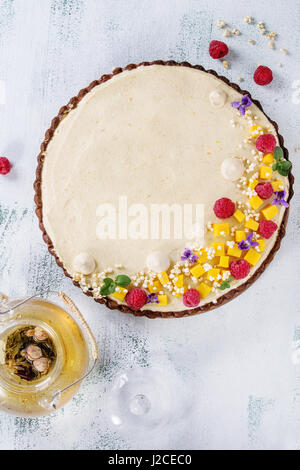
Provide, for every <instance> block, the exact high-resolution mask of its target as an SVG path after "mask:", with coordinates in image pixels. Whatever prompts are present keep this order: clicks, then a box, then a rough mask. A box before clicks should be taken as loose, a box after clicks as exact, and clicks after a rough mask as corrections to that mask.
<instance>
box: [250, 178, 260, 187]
mask: <svg viewBox="0 0 300 470" xmlns="http://www.w3.org/2000/svg"><path fill="white" fill-rule="evenodd" d="M258 183H259V182H258V180H257V179H254V180H253V181H251V182H250V183H249V185H248V187H249V188H250V189H255V188H256V186H257V185H258Z"/></svg>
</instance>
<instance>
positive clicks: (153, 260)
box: [146, 251, 170, 273]
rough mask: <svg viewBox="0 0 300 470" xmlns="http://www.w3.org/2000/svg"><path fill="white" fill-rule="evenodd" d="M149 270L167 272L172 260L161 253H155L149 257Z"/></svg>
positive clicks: (147, 261) (147, 262)
mask: <svg viewBox="0 0 300 470" xmlns="http://www.w3.org/2000/svg"><path fill="white" fill-rule="evenodd" d="M146 264H147V268H148V269H150V270H151V271H154V272H156V273H161V272H163V271H167V269H168V268H169V266H170V258H169V256H168V255H166V254H165V253H163V252H161V251H153V252H152V253H150V254H149V255H148V256H147V260H146Z"/></svg>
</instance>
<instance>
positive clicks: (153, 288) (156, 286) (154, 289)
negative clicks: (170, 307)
mask: <svg viewBox="0 0 300 470" xmlns="http://www.w3.org/2000/svg"><path fill="white" fill-rule="evenodd" d="M161 290H163V286H162V285H161V283H160V282H159V281H154V282H152V284H148V291H149V292H150V294H154V293H156V294H157V293H158V292H160V291H161Z"/></svg>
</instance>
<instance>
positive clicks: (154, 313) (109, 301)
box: [34, 60, 294, 318]
mask: <svg viewBox="0 0 300 470" xmlns="http://www.w3.org/2000/svg"><path fill="white" fill-rule="evenodd" d="M154 65H155V66H169V67H170V66H171V67H180V68H188V69H194V70H198V71H200V72H205V73H206V74H208V75H211V76H213V77H215V78H217V79H218V80H219V81H220V82H221V83H225V84H226V85H227V86H228V87H230V88H231V89H232V90H234V91H235V92H237V93H238V94H241V95H248V96H249V97H250V99H251V100H252V103H253V104H254V105H255V106H256V108H257V109H258V110H259V111H260V112H261V113H262V115H263V116H265V118H266V119H267V120H268V122H269V124H270V125H271V126H273V128H274V134H275V137H276V138H277V141H278V145H279V146H280V147H281V148H282V150H283V152H284V158H285V159H286V160H288V150H287V149H286V148H285V147H284V140H283V137H282V136H281V135H280V134H279V133H278V126H277V123H276V122H274V121H272V120H271V119H270V118H269V117H268V116H267V115H266V114H265V113H264V111H263V108H262V106H261V104H260V103H259V102H258V101H257V100H254V99H252V97H251V95H250V93H248V92H247V91H245V90H241V88H240V87H239V86H238V85H236V84H234V83H230V82H229V80H228V79H227V78H225V77H223V76H219V75H218V74H217V73H216V72H215V71H213V70H205V69H204V68H203V67H202V66H200V65H191V64H189V63H187V62H181V63H177V62H175V61H165V62H164V61H160V60H158V61H154V62H142V63H140V64H138V65H136V64H129V65H127V66H126V67H124V68H116V69H115V70H114V71H113V72H112V73H111V74H110V75H103V76H102V77H101V78H100V79H99V80H95V81H93V82H92V83H91V84H90V85H89V86H88V87H87V88H84V89H82V90H81V91H80V92H79V93H78V95H77V96H76V97H73V98H72V99H71V100H70V101H69V103H68V104H67V105H66V106H63V107H62V108H61V109H60V111H59V113H58V115H57V116H56V117H55V118H54V119H53V121H52V123H51V126H50V128H49V129H48V130H47V132H46V134H45V139H44V141H43V143H42V145H41V152H40V154H39V155H38V166H37V170H36V180H35V183H34V190H35V198H34V200H35V204H36V214H37V217H38V219H39V227H40V229H41V231H42V233H43V239H44V241H45V243H46V244H47V246H48V250H49V252H50V253H51V254H52V255H53V256H54V258H55V260H56V263H57V265H58V266H60V267H61V268H62V269H63V271H64V273H65V275H66V276H68V277H70V278H71V279H73V283H74V285H75V286H77V287H80V283H79V282H78V281H77V280H74V277H75V276H74V275H72V274H71V272H70V269H68V268H67V267H66V265H65V263H64V262H63V261H62V259H61V257H59V255H58V254H57V250H56V249H55V246H54V245H55V244H54V243H53V242H52V241H51V238H50V235H49V234H48V232H47V230H46V228H45V220H44V214H43V213H44V207H43V188H42V186H43V169H44V163H45V159H46V158H47V155H46V154H47V150H48V148H49V143H50V142H51V141H52V139H53V137H54V136H55V134H56V133H57V131H58V130H59V129H58V128H59V126H60V124H61V122H62V121H63V120H64V119H65V118H66V117H67V116H68V115H69V113H70V112H72V110H74V109H76V108H77V107H78V105H79V104H80V102H81V101H82V100H83V98H84V97H86V95H88V94H89V93H91V92H92V90H94V89H95V87H98V85H103V84H104V83H106V82H108V81H109V80H111V79H112V78H115V77H116V76H118V75H119V74H122V73H124V72H131V71H134V70H136V69H138V68H139V67H143V68H145V67H150V66H154ZM86 145H88V143H87V144H86ZM293 183H294V178H293V176H292V174H291V172H290V173H289V176H288V184H289V188H288V199H287V201H288V202H289V201H290V200H291V198H292V196H293ZM288 214H289V209H288V208H287V209H285V211H284V213H283V216H282V218H281V220H280V225H279V226H278V230H277V232H276V239H274V242H273V244H272V248H271V249H270V251H269V253H268V254H267V256H266V258H265V259H263V261H262V262H261V264H260V265H259V267H258V268H257V269H256V270H254V272H253V273H251V275H250V276H249V277H248V278H247V279H246V280H245V282H242V283H241V284H240V285H238V286H237V287H236V288H231V289H230V290H228V291H224V293H223V294H222V295H220V296H219V297H218V298H217V299H213V300H212V301H209V302H206V303H205V304H202V305H201V303H200V305H199V306H198V307H196V308H186V307H184V305H183V304H182V310H180V309H178V307H177V308H176V309H174V310H173V311H172V308H171V306H170V308H165V309H164V310H159V309H157V310H156V309H150V308H147V305H146V306H145V307H143V309H141V310H140V311H134V310H132V309H131V308H129V307H128V306H127V305H126V304H125V303H121V302H118V301H116V300H114V299H113V298H111V297H100V298H94V300H95V301H96V302H99V303H101V304H105V305H106V306H107V307H108V308H110V309H112V310H114V309H118V310H120V311H121V312H123V313H131V314H133V315H135V316H147V317H148V318H175V317H184V316H190V315H195V314H198V313H204V312H207V311H209V310H212V309H214V308H216V307H219V306H221V305H223V304H225V303H226V302H228V301H230V300H231V299H233V298H234V297H236V296H237V295H239V294H241V293H242V292H243V291H244V290H246V289H247V288H248V287H249V286H250V285H251V284H253V283H254V282H255V280H256V279H257V278H258V277H259V276H260V275H261V274H262V273H263V272H264V270H265V269H266V267H267V266H268V265H269V264H270V262H271V261H272V259H273V258H274V256H275V253H276V252H277V251H278V250H279V248H280V244H281V240H282V238H283V237H284V235H285V231H286V224H287V220H288ZM85 294H86V295H88V296H93V291H92V288H89V289H86V291H85Z"/></svg>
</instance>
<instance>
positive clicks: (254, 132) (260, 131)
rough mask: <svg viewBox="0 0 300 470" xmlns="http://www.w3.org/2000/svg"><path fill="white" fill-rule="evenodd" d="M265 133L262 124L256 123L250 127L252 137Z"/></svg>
mask: <svg viewBox="0 0 300 470" xmlns="http://www.w3.org/2000/svg"><path fill="white" fill-rule="evenodd" d="M263 133H264V130H263V128H262V126H259V125H257V124H255V125H254V126H251V127H250V134H251V137H253V138H257V137H259V136H260V135H263Z"/></svg>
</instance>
